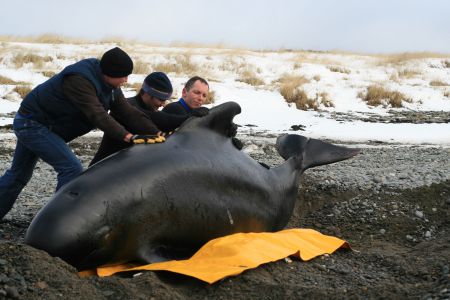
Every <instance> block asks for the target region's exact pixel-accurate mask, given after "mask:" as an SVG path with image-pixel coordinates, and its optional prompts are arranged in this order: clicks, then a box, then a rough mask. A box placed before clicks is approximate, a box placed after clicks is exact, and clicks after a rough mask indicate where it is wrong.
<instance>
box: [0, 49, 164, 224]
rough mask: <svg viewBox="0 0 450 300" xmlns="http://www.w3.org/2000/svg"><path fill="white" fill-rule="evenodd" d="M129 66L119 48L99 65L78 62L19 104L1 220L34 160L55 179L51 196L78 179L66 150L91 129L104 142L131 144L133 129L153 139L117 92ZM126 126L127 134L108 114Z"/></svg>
mask: <svg viewBox="0 0 450 300" xmlns="http://www.w3.org/2000/svg"><path fill="white" fill-rule="evenodd" d="M132 70H133V61H132V60H131V58H130V57H129V56H128V54H127V53H125V52H124V51H123V50H121V49H120V48H117V47H116V48H113V49H111V50H109V51H107V52H105V53H104V54H103V56H102V58H101V60H98V59H95V58H89V59H83V60H81V61H79V62H77V63H75V64H72V65H70V66H68V67H66V68H65V69H64V70H62V71H61V72H60V73H59V74H57V75H55V76H53V77H52V78H50V79H49V80H47V81H45V82H44V83H42V84H40V85H38V86H37V87H36V88H34V89H33V90H32V91H31V92H30V93H29V94H28V95H27V96H26V97H25V98H24V100H23V101H22V103H21V105H20V108H19V111H18V112H17V114H16V117H15V118H14V122H13V128H14V132H15V134H16V136H17V145H16V149H15V152H14V158H13V161H12V165H11V168H10V169H8V170H7V171H6V172H5V174H4V175H3V176H2V177H0V220H1V219H2V218H3V217H4V216H5V215H6V214H7V213H8V212H9V210H10V209H11V208H12V206H13V204H14V202H15V201H16V199H17V197H18V196H19V194H20V192H21V191H22V189H23V188H24V187H25V185H26V184H27V183H28V181H29V180H30V178H31V176H32V174H33V170H34V167H35V165H36V163H37V161H38V159H39V158H41V159H42V160H43V161H45V162H46V163H48V164H50V165H51V166H52V167H53V168H54V169H55V171H56V172H57V173H58V176H57V178H58V184H57V186H56V190H58V189H60V188H61V187H62V186H63V185H64V184H65V183H67V182H69V181H70V180H71V179H73V178H75V177H76V176H78V175H79V174H80V173H81V172H82V171H83V167H82V165H81V163H80V161H79V160H78V158H77V157H76V156H75V154H74V153H73V152H72V150H71V149H70V148H69V146H68V145H67V144H66V143H67V142H69V141H71V140H73V139H75V138H76V137H78V136H81V135H84V134H86V133H88V132H89V131H91V130H92V129H93V128H99V129H100V130H102V131H103V132H104V133H105V134H106V135H108V136H109V137H111V138H113V139H116V140H119V141H124V142H127V143H133V141H134V140H136V138H139V139H140V138H145V137H142V136H136V135H134V134H132V133H131V132H133V131H130V130H133V129H134V128H140V129H143V128H144V129H145V132H141V133H145V134H148V135H155V134H157V133H158V129H157V128H156V126H155V125H154V124H153V122H152V121H151V120H150V119H149V118H148V117H147V116H146V115H145V114H144V113H142V112H141V111H139V110H137V109H135V108H134V107H132V106H131V105H129V103H128V102H127V101H126V100H125V98H124V96H123V93H122V91H121V89H120V86H121V85H122V84H123V83H125V82H127V79H128V75H129V74H131V72H132ZM108 110H110V111H111V112H114V113H115V114H116V115H117V116H118V118H120V119H121V120H123V121H124V120H127V122H128V123H123V124H127V128H128V130H127V129H125V127H124V126H122V125H121V124H120V123H119V122H117V121H116V120H115V119H114V118H112V117H111V116H110V115H109V114H108Z"/></svg>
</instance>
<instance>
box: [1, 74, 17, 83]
mask: <svg viewBox="0 0 450 300" xmlns="http://www.w3.org/2000/svg"><path fill="white" fill-rule="evenodd" d="M0 84H18V82H16V81H14V80H12V79H11V78H8V77H5V76H2V75H0Z"/></svg>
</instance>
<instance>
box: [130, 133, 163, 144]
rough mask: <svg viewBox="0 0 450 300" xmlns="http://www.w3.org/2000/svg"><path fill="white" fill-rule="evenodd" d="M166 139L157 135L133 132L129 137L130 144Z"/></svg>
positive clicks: (159, 141) (158, 141)
mask: <svg viewBox="0 0 450 300" xmlns="http://www.w3.org/2000/svg"><path fill="white" fill-rule="evenodd" d="M165 140H166V139H165V138H164V137H163V136H159V135H146V134H135V135H133V136H132V137H131V139H130V143H132V144H154V143H162V142H164V141H165Z"/></svg>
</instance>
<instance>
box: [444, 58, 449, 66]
mask: <svg viewBox="0 0 450 300" xmlns="http://www.w3.org/2000/svg"><path fill="white" fill-rule="evenodd" d="M444 67H446V68H450V61H449V60H446V61H444Z"/></svg>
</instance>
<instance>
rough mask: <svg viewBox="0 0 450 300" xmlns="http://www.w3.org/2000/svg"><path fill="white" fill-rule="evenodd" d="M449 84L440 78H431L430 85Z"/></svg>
mask: <svg viewBox="0 0 450 300" xmlns="http://www.w3.org/2000/svg"><path fill="white" fill-rule="evenodd" d="M448 85H449V84H448V83H446V82H443V81H440V80H432V81H431V82H430V86H448Z"/></svg>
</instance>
